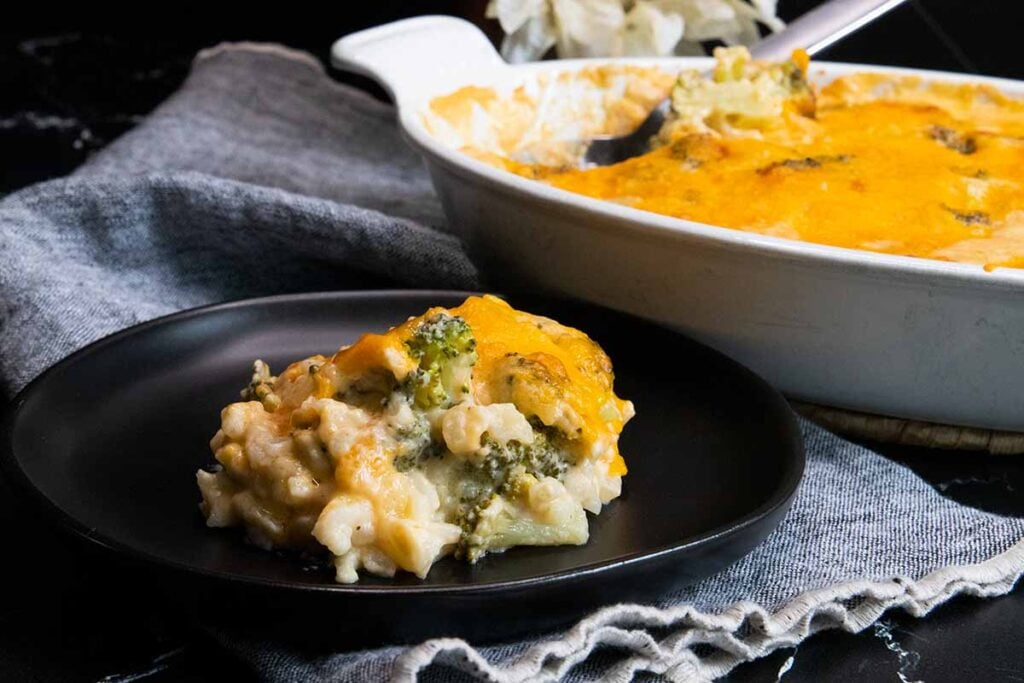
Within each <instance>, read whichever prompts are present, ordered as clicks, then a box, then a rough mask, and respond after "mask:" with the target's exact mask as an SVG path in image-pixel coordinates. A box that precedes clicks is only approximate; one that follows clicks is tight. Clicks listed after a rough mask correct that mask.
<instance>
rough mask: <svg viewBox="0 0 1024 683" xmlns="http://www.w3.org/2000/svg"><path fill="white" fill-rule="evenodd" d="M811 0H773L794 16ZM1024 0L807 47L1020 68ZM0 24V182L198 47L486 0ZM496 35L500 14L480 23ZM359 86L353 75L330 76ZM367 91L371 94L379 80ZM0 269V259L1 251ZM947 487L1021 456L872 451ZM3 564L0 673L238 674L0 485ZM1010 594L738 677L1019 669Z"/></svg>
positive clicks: (1005, 487) (34, 172)
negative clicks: (489, 22) (789, 664)
mask: <svg viewBox="0 0 1024 683" xmlns="http://www.w3.org/2000/svg"><path fill="white" fill-rule="evenodd" d="M814 4H816V3H815V2H813V1H811V0H780V13H781V15H782V16H783V18H790V17H793V16H795V15H798V14H800V13H801V12H802V11H804V10H806V9H807V8H809V7H811V6H813V5H814ZM1022 5H1024V3H1019V2H1016V1H1014V0H974V1H955V0H912V1H911V2H909V3H907V4H906V5H904V6H903V7H901V8H899V9H897V10H895V11H894V12H892V13H891V14H890V15H888V16H886V17H885V18H883V19H881V20H880V21H878V22H876V23H875V24H873V25H872V26H869V27H867V28H865V29H863V30H862V31H861V32H860V33H858V34H856V35H854V36H851V37H849V38H848V39H847V40H846V41H844V42H843V43H841V44H840V45H837V46H835V47H833V48H831V49H830V50H828V51H827V52H826V53H824V54H822V55H820V58H821V59H832V60H838V61H855V62H867V63H877V64H895V65H906V66H918V67H926V68H934V69H945V70H952V71H966V72H975V73H981V74H987V75H997V76H1005V77H1010V78H1024V59H1022V58H1021V47H1022V43H1024V41H1022V37H1021V31H1022V28H1024V22H1022V19H1024V7H1022ZM5 10H7V11H6V12H5V17H4V19H3V21H2V23H0V195H2V194H4V193H8V192H11V191H14V190H16V189H18V188H20V187H23V186H25V185H27V184H30V183H33V182H37V181H40V180H45V179H47V178H51V177H55V176H59V175H63V174H65V173H67V172H69V171H71V170H72V169H74V168H75V167H76V166H77V165H78V164H80V163H81V162H82V161H83V160H84V159H85V158H87V157H88V155H89V154H91V153H92V152H94V151H95V150H97V149H99V148H101V147H102V146H103V145H104V144H106V143H107V142H109V141H110V140H111V139H113V138H115V137H116V136H118V135H119V134H121V133H122V132H124V131H125V130H128V129H129V128H131V127H132V126H133V125H134V124H135V123H137V122H138V121H139V120H140V118H141V117H143V116H145V114H146V113H147V112H149V111H150V110H151V109H152V108H153V107H154V106H155V105H156V104H158V103H159V102H160V101H161V100H163V99H164V98H165V97H166V96H167V95H168V94H170V93H171V92H172V91H173V90H174V89H175V88H176V87H177V85H178V84H180V82H181V81H182V79H184V77H185V76H186V74H187V72H188V67H189V63H190V61H191V58H192V56H193V55H194V54H195V52H196V51H197V50H199V49H201V48H203V47H207V46H210V45H213V44H216V43H218V42H221V41H224V40H256V41H273V42H279V43H283V44H286V45H289V46H292V47H298V48H302V49H306V50H309V51H311V52H312V53H314V54H315V55H317V56H318V57H320V58H321V59H323V58H325V57H326V54H327V50H328V48H329V46H330V44H331V42H332V41H333V40H334V39H336V38H337V37H338V36H340V35H342V34H344V33H347V32H350V31H353V30H357V29H359V28H363V27H366V26H371V25H374V24H378V23H382V22H385V21H389V20H392V19H396V18H399V17H402V16H408V15H411V14H423V13H431V12H438V13H447V14H459V15H462V16H467V17H470V18H472V19H474V20H477V21H480V22H482V21H483V20H482V14H483V11H482V10H483V3H482V2H474V1H470V0H464V1H462V2H413V1H405V2H394V1H391V2H389V1H383V0H380V1H377V2H366V3H363V2H358V3H357V2H351V1H350V2H338V3H315V4H314V3H289V4H286V5H285V4H280V3H275V4H271V5H258V4H257V3H248V4H245V5H242V4H232V3H217V4H214V3H178V4H151V3H147V4H135V5H122V6H119V7H116V8H114V7H112V6H109V5H108V6H107V7H96V6H92V5H86V4H84V3H82V4H79V5H75V6H61V5H60V4H52V3H36V4H34V5H33V4H27V3H24V2H21V3H17V4H16V5H9V6H7V7H5ZM488 29H489V31H490V32H491V33H492V35H495V37H496V36H497V31H496V27H495V26H493V25H489V26H488ZM334 75H335V76H337V77H339V78H340V79H341V80H346V81H348V82H352V83H356V84H358V85H361V86H364V87H371V86H370V85H369V84H368V83H366V82H365V81H361V80H359V79H354V78H352V77H348V76H344V75H342V74H337V73H335V74H334ZM377 92H378V93H379V91H377ZM0 267H2V264H0ZM881 450H882V451H883V452H884V453H885V454H886V455H888V456H889V457H893V458H896V459H898V460H900V461H902V462H904V463H905V464H907V465H908V466H910V467H912V468H914V469H915V470H916V471H917V472H918V473H920V474H921V475H922V476H924V477H925V478H926V479H927V480H928V481H929V482H930V483H932V484H933V485H934V486H935V487H936V488H937V489H938V490H939V491H941V492H942V493H943V494H944V495H948V496H950V497H953V498H955V499H957V500H960V501H962V502H964V503H967V504H970V505H974V506H976V507H979V508H982V509H986V510H990V511H992V512H997V513H1002V514H1015V515H1024V495H1022V493H1021V492H1022V491H1024V456H1021V457H1016V458H1014V457H1006V456H1003V457H994V456H983V455H977V454H964V453H944V452H936V451H923V450H918V449H909V448H881ZM0 501H2V502H3V504H0V528H2V529H3V530H4V536H3V538H4V545H5V548H6V549H7V550H6V552H5V553H4V555H5V557H4V565H6V570H5V572H6V574H7V576H6V577H5V579H4V583H3V584H2V585H3V586H4V588H2V589H0V590H2V593H0V678H3V679H5V680H15V681H20V680H47V681H49V680H61V681H63V680H72V681H75V680H83V681H88V680H100V679H104V677H109V678H106V679H104V680H110V681H122V682H125V681H134V680H173V681H178V680H187V681H198V680H220V679H228V680H239V679H241V680H244V679H246V678H249V677H251V675H252V674H251V673H250V672H249V671H248V670H247V669H246V668H245V667H244V665H242V664H241V663H239V662H237V661H235V660H234V659H232V658H231V656H230V655H228V654H226V653H224V652H223V651H222V650H220V649H219V648H218V647H217V646H216V644H215V643H214V642H213V641H212V640H211V639H210V638H209V637H208V636H205V635H203V634H198V633H196V632H195V631H194V630H193V629H191V628H190V627H189V625H188V624H187V623H186V622H185V621H184V620H183V619H182V618H181V617H179V616H177V615H176V614H175V611H174V609H173V606H168V605H166V604H163V603H161V602H158V601H157V599H156V598H154V597H153V595H152V594H151V593H150V592H149V591H148V590H147V576H146V574H145V570H143V569H140V568H138V567H134V566H122V565H120V564H118V563H117V562H116V561H114V560H112V559H111V558H109V557H105V556H98V555H96V554H95V553H94V551H92V550H89V549H86V548H82V547H80V546H79V545H77V544H74V543H70V542H69V541H68V540H67V539H66V538H64V537H63V536H62V535H59V534H58V533H57V532H55V531H53V530H52V529H50V528H49V527H47V526H45V525H44V524H42V522H41V521H39V520H36V519H35V513H34V511H33V510H32V509H31V508H28V507H25V506H23V505H22V504H21V503H20V501H18V500H17V499H16V498H14V497H13V495H12V493H11V492H9V491H8V490H7V488H6V486H5V484H4V483H3V482H2V481H0ZM1021 633H1024V591H1022V590H1021V589H1018V590H1016V591H1015V592H1014V593H1013V594H1011V595H1010V596H1008V597H1005V598H1001V599H995V600H987V601H981V600H976V599H972V598H961V599H957V600H954V601H952V602H951V603H950V604H948V605H946V606H943V607H941V608H939V609H938V610H936V612H935V613H934V614H932V615H931V616H930V617H929V618H928V619H926V620H920V621H919V620H916V619H913V618H910V617H908V616H906V615H900V614H894V615H887V616H886V618H885V619H884V627H883V628H881V629H869V630H868V631H866V632H864V633H862V634H860V635H856V636H855V635H850V634H845V633H838V632H835V633H824V634H820V635H818V636H815V637H814V638H812V639H810V640H809V641H807V642H806V643H804V644H803V645H801V646H800V647H799V648H798V650H797V651H796V652H795V654H794V652H793V650H784V651H781V652H778V653H776V654H775V655H772V656H770V657H768V658H766V659H764V660H762V661H760V662H756V663H753V664H747V665H743V666H741V667H739V668H738V669H737V670H736V671H735V672H734V673H733V674H732V675H731V676H730V677H729V680H734V681H761V680H769V681H774V680H776V678H777V675H778V672H779V670H780V668H781V667H783V665H784V664H785V663H786V662H787V659H788V658H789V657H790V656H791V655H794V657H793V666H792V668H791V669H790V670H789V671H788V673H786V675H785V677H784V678H783V680H785V681H820V680H836V681H845V680H858V681H876V680H877V681H896V680H900V677H901V676H902V677H903V680H908V681H914V680H922V681H928V682H929V683H932V682H934V681H962V680H970V679H974V680H979V681H1000V680H1003V681H1022V680H1024V648H1021V647H1020V644H1019V643H1020V634H1021Z"/></svg>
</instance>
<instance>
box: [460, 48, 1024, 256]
mask: <svg viewBox="0 0 1024 683" xmlns="http://www.w3.org/2000/svg"><path fill="white" fill-rule="evenodd" d="M716 57H718V60H719V63H718V66H717V67H716V69H715V71H714V72H713V74H712V76H711V78H710V79H709V78H707V77H705V76H704V75H702V74H700V73H699V72H696V71H687V72H684V73H683V74H681V75H680V77H679V80H678V82H677V85H676V87H675V91H674V93H673V108H674V116H673V118H672V119H671V120H670V121H669V122H668V124H667V125H666V128H665V129H664V130H663V131H662V133H661V134H660V136H659V138H658V140H656V143H655V145H654V149H653V150H652V151H651V152H649V153H648V154H645V155H643V156H640V157H637V158H634V159H631V160H628V161H626V162H623V163H620V164H616V165H612V166H607V167H603V168H578V167H576V166H575V165H572V164H568V165H567V164H566V163H564V160H563V163H560V164H538V163H524V162H523V159H522V158H520V157H518V156H517V155H516V154H515V153H512V152H509V153H506V154H503V155H502V154H497V153H494V154H482V153H480V152H479V150H478V149H477V147H476V146H475V144H474V142H473V141H472V140H469V139H464V140H463V143H464V149H465V150H466V151H467V152H468V153H471V154H476V156H478V157H479V158H482V159H484V160H485V161H488V162H489V163H492V164H494V165H497V166H500V167H502V168H506V169H508V170H510V171H512V172H514V173H518V174H520V175H523V176H526V177H529V178H535V179H538V180H540V181H543V182H546V183H548V184H550V185H553V186H555V187H558V188H561V189H564V190H568V191H571V192H576V193H579V194H583V195H587V196H590V197H595V198H598V199H604V200H608V201H614V202H617V203H620V204H624V205H627V206H630V207H634V208H637V209H642V210H645V211H651V212H655V213H659V214H665V215H669V216H675V217H678V218H684V219H689V220H693V221H698V222H701V223H707V224H711V225H717V226H723V227H728V228H734V229H738V230H744V231H748V232H754V233H760V234H764V235H771V236H775V237H783V238H789V239H796V240H803V241H807V242H815V243H819V244H826V245H833V246H839V247H847V248H853V249H862V250H868V251H874V252H880V253H886V254H898V255H905V256H915V257H924V258H931V259H940V260H946V261H958V262H965V263H974V264H981V265H984V266H986V267H987V268H990V269H991V268H994V267H998V266H1008V267H1024V102H1022V101H1020V100H1018V99H1015V98H1011V97H1009V96H1007V95H1005V94H1003V93H1001V92H999V91H998V90H996V89H995V88H992V87H990V86H987V85H978V84H952V83H941V82H926V81H924V80H922V79H920V78H916V77H906V76H890V75H882V74H870V73H861V74H853V75H848V76H843V77H840V78H837V79H835V80H834V81H832V82H831V83H829V84H828V85H825V86H824V87H821V88H812V87H811V86H810V85H809V84H808V83H807V82H806V80H805V79H803V74H804V73H805V72H806V69H807V62H806V56H805V55H800V54H797V55H795V56H794V59H793V60H792V61H791V62H788V63H783V64H781V65H777V64H775V65H766V64H759V63H756V62H751V61H750V60H749V55H748V54H746V53H745V51H743V50H742V49H738V50H735V49H734V50H725V51H721V52H718V53H716ZM512 147H514V146H509V145H506V148H507V149H511V148H512Z"/></svg>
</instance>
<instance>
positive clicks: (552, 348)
mask: <svg viewBox="0 0 1024 683" xmlns="http://www.w3.org/2000/svg"><path fill="white" fill-rule="evenodd" d="M441 312H447V313H448V314H450V315H452V316H458V317H461V318H463V319H464V320H465V321H466V323H468V325H469V327H470V328H471V329H472V331H473V335H474V337H475V338H476V340H477V346H476V352H477V361H476V364H475V366H474V367H473V382H472V391H473V396H474V399H475V400H476V401H477V402H478V403H480V404H482V405H488V404H491V403H505V402H508V403H514V404H516V405H517V407H518V408H520V409H521V410H522V409H523V407H524V405H529V404H544V405H548V406H551V405H555V404H558V403H560V402H564V404H566V405H568V406H569V407H570V408H571V410H572V411H573V413H575V415H577V416H578V417H579V418H580V420H581V422H582V423H581V424H580V425H579V429H578V431H577V434H572V435H570V436H571V438H572V440H573V444H574V446H576V450H577V451H578V452H579V453H580V454H581V455H584V456H585V455H586V454H587V453H589V452H590V451H591V449H592V448H593V447H594V445H595V444H600V445H602V446H604V447H606V449H608V450H606V451H605V452H608V451H609V450H610V452H611V453H612V454H613V455H612V458H611V464H610V466H609V467H610V471H612V470H614V472H612V473H613V474H615V475H619V476H621V475H623V474H625V473H626V465H625V462H624V461H623V460H622V458H621V456H620V455H619V454H618V448H617V441H618V435H619V433H620V432H621V431H622V428H623V426H624V425H625V423H626V421H627V420H628V419H629V417H630V416H631V410H632V408H631V405H630V404H629V403H628V402H627V401H624V400H622V399H620V398H618V397H617V396H616V395H615V393H614V391H613V388H612V380H613V378H614V375H613V373H612V366H611V361H610V360H609V359H608V356H607V355H605V353H604V351H603V350H602V349H601V347H600V346H598V345H597V344H596V343H595V342H594V341H593V340H591V339H590V338H589V337H588V336H587V335H586V334H584V333H583V332H580V331H579V330H575V329H573V328H570V327H565V326H563V325H560V324H559V323H557V322H555V321H553V320H550V319H548V318H543V317H541V316H536V315H532V314H530V313H525V312H522V311H517V310H515V309H514V308H512V307H511V306H509V305H508V304H507V303H505V302H504V301H502V300H501V299H499V298H497V297H494V296H490V295H487V296H483V297H470V298H468V299H466V301H465V302H464V303H463V304H462V305H461V306H457V307H455V308H451V309H444V308H440V307H437V308H432V309H430V310H428V311H427V312H426V313H424V314H423V315H421V316H419V317H416V318H410V319H409V320H408V321H406V322H405V323H403V324H402V325H399V326H397V327H394V328H392V329H391V330H389V331H388V332H386V333H385V334H366V335H363V337H362V338H361V339H360V340H359V341H357V342H356V343H355V344H353V345H351V346H349V347H346V348H343V349H341V350H340V351H338V353H337V354H335V356H334V358H333V359H332V360H331V364H333V365H334V366H335V367H336V368H337V370H338V371H340V372H341V373H342V374H343V375H346V376H358V375H366V374H369V373H371V372H373V371H374V370H376V369H386V370H388V371H390V372H392V373H393V374H395V375H396V376H398V377H399V378H401V377H404V375H405V373H408V372H409V371H410V370H411V369H413V368H414V367H415V361H413V360H412V359H411V358H410V357H409V356H408V355H407V353H406V351H405V347H404V342H405V341H406V340H407V339H408V338H409V337H410V336H411V335H412V334H413V332H414V331H415V329H416V328H417V327H418V326H419V325H420V324H421V323H422V322H423V321H424V320H426V319H428V318H430V317H431V316H433V315H436V314H437V313H441ZM396 368H401V372H395V369H396ZM517 375H522V378H523V379H524V380H525V381H522V382H519V383H518V384H516V382H515V381H514V380H515V378H516V376H517ZM332 376H337V373H332V372H330V371H325V370H321V371H320V372H319V373H318V375H317V379H318V381H319V382H320V383H321V384H322V383H323V382H324V381H325V378H330V377H332ZM334 389H335V387H334V386H333V385H330V386H320V385H319V384H318V386H317V394H318V395H321V394H329V393H333V391H334ZM364 450H365V449H364ZM385 460H387V459H385Z"/></svg>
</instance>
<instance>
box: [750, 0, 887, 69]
mask: <svg viewBox="0 0 1024 683" xmlns="http://www.w3.org/2000/svg"><path fill="white" fill-rule="evenodd" d="M904 2H905V0H830V1H829V2H826V3H823V4H821V5H819V6H818V7H815V8H814V9H812V10H811V11H810V12H807V13H806V14H804V15H802V16H800V17H798V18H797V19H794V20H793V21H791V22H789V23H788V24H786V28H785V29H783V30H782V31H780V32H779V33H775V34H773V35H770V36H767V37H766V38H765V39H764V40H762V41H760V42H758V43H757V44H755V45H754V46H753V47H752V48H750V52H751V54H752V55H753V56H754V57H755V58H757V59H764V60H782V59H787V58H788V57H789V55H790V53H792V52H793V50H795V49H797V48H803V49H804V50H807V53H808V54H810V55H815V54H817V53H818V52H821V51H822V50H824V49H825V48H827V47H828V46H829V45H831V44H832V43H835V42H837V41H839V40H842V39H843V38H845V37H846V36H847V35H849V34H850V33H853V32H854V31H856V30H857V29H859V28H860V27H861V26H864V25H865V24H867V23H869V22H871V21H874V20H875V19H877V18H878V17H880V16H881V15H883V14H885V13H886V12H888V11H889V10H891V9H893V8H895V7H898V6H899V5H902V4H903V3H904Z"/></svg>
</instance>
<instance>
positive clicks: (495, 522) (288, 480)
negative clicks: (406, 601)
mask: <svg viewBox="0 0 1024 683" xmlns="http://www.w3.org/2000/svg"><path fill="white" fill-rule="evenodd" d="M612 383H613V373H612V365H611V361H610V360H609V359H608V356H607V355H605V353H604V351H602V350H601V348H600V346H598V345H597V343H595V342H594V341H593V340H591V339H590V338H589V337H588V336H587V335H586V334H584V333H583V332H580V331H579V330H576V329H573V328H570V327H565V326H563V325H560V324H559V323H557V322H555V321H554V320H551V319H549V318H544V317H541V316H536V315H531V314H529V313H524V312H522V311H517V310H515V309H513V308H512V307H511V306H509V305H508V304H507V303H505V302H504V301H502V300H501V299H498V298H496V297H493V296H483V297H470V298H469V299H467V300H466V301H465V302H464V303H463V304H462V305H460V306H458V307H456V308H452V309H445V308H432V309H430V310H429V311H427V312H426V313H424V314H423V315H421V316H419V317H417V318H412V319H410V320H408V321H407V322H405V323H404V324H402V325H399V326H398V327H395V328H393V329H391V330H389V331H388V332H386V333H384V334H366V335H364V336H363V337H362V338H361V339H360V340H359V341H357V342H356V343H355V344H352V345H351V346H347V347H343V348H342V349H341V350H339V351H338V352H337V353H336V354H334V356H332V357H330V358H328V357H325V356H313V357H310V358H306V359H305V360H301V361H298V362H296V363H292V364H291V365H289V366H288V367H287V368H285V370H284V371H283V372H281V373H280V374H279V375H277V376H274V375H272V374H271V371H270V369H269V368H268V367H267V365H266V364H265V363H263V362H262V361H256V363H255V368H254V374H253V378H252V381H251V383H250V384H249V386H247V387H246V388H245V390H244V391H243V392H242V399H243V400H242V401H240V402H238V403H232V404H230V405H228V406H227V407H226V408H224V410H223V411H222V412H221V428H220V430H219V431H218V432H217V434H216V435H215V436H214V437H213V440H212V441H211V443H210V446H211V449H212V450H213V453H214V456H215V457H216V460H217V463H218V465H217V466H216V468H215V470H214V471H212V472H207V471H204V470H200V471H199V472H198V473H197V474H196V477H197V480H198V483H199V489H200V492H201V493H202V503H201V505H200V508H201V510H202V512H203V514H204V515H205V516H206V521H207V524H208V525H209V526H211V527H226V526H242V527H244V528H245V530H246V532H247V535H248V538H249V539H250V540H251V541H252V542H253V543H255V544H257V545H259V546H261V547H264V548H267V549H271V548H293V549H300V550H307V551H313V552H327V553H330V555H331V556H332V557H333V563H334V567H335V571H336V579H337V581H339V582H341V583H353V582H355V581H357V580H358V577H359V572H360V571H364V572H368V573H370V574H375V575H378V576H393V575H394V574H395V572H396V571H398V570H404V571H408V572H412V573H413V574H416V575H417V576H419V577H420V578H424V577H426V575H427V572H428V571H429V570H430V567H431V566H432V565H433V564H434V563H435V562H436V561H437V560H439V559H440V558H442V557H444V556H446V555H448V554H455V555H456V556H457V557H460V558H463V559H465V560H468V561H469V562H476V561H477V560H478V559H479V558H480V557H482V556H484V555H485V554H487V553H491V552H501V551H504V550H506V549H508V548H511V547H513V546H522V545H579V544H583V543H586V541H587V538H588V534H589V532H588V522H587V515H586V513H587V512H591V513H594V514H597V513H599V512H600V511H601V508H602V506H604V505H605V504H606V503H608V502H610V501H611V500H613V499H615V498H617V497H618V496H619V494H620V492H621V487H622V477H623V476H624V475H625V474H626V466H625V463H624V461H623V459H622V456H621V455H620V454H619V450H618V438H619V434H620V432H621V431H622V428H623V426H624V425H625V424H626V422H627V421H628V420H629V419H630V418H631V417H632V416H633V405H632V404H631V403H630V402H629V401H625V400H622V399H620V398H618V397H617V396H616V395H615V392H614V389H613V386H612Z"/></svg>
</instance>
